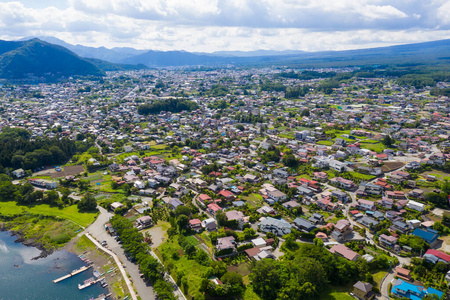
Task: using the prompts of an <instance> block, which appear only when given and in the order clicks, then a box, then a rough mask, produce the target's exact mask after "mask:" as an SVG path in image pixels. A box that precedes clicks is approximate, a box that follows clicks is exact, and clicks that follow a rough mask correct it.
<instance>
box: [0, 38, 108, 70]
mask: <svg viewBox="0 0 450 300" xmlns="http://www.w3.org/2000/svg"><path fill="white" fill-rule="evenodd" d="M104 74H105V73H104V71H103V70H101V69H100V68H98V67H97V66H95V65H93V64H92V63H90V62H88V61H87V60H85V59H83V58H81V57H79V56H78V55H76V54H75V53H73V52H71V51H70V50H68V49H66V48H64V47H61V46H57V45H53V44H49V43H47V42H43V41H41V40H39V39H32V40H28V41H21V42H7V41H0V78H8V79H20V78H26V77H29V75H34V76H38V77H40V76H55V77H60V76H75V75H80V76H87V75H92V76H101V75H104Z"/></svg>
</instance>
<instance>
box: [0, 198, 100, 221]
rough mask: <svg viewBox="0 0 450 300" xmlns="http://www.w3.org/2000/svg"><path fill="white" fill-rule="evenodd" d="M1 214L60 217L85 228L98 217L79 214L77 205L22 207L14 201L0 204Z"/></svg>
mask: <svg viewBox="0 0 450 300" xmlns="http://www.w3.org/2000/svg"><path fill="white" fill-rule="evenodd" d="M0 212H1V214H3V215H6V216H8V215H18V214H24V213H30V214H33V215H44V216H53V217H60V218H63V219H67V220H70V221H72V222H74V223H76V224H78V225H81V226H83V227H87V226H89V225H90V224H91V223H92V222H94V220H95V218H96V217H97V213H88V212H83V213H81V212H79V211H78V208H77V206H76V205H72V206H68V207H64V208H58V207H52V206H50V205H48V204H40V205H34V206H22V205H18V204H17V203H16V202H13V201H9V202H0Z"/></svg>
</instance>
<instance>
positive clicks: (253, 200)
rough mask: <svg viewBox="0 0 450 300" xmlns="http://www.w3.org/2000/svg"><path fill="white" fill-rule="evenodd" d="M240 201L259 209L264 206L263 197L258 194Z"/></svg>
mask: <svg viewBox="0 0 450 300" xmlns="http://www.w3.org/2000/svg"><path fill="white" fill-rule="evenodd" d="M242 199H244V200H245V201H247V203H248V205H249V206H251V207H260V206H261V205H263V204H264V201H263V197H262V196H261V195H259V194H250V195H248V196H244V197H242Z"/></svg>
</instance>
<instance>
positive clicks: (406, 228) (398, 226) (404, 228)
mask: <svg viewBox="0 0 450 300" xmlns="http://www.w3.org/2000/svg"><path fill="white" fill-rule="evenodd" d="M389 228H390V229H392V230H393V231H397V230H398V231H400V233H401V234H405V233H407V232H410V231H411V230H412V226H411V225H409V224H406V223H405V222H402V221H394V222H392V226H391V227H389Z"/></svg>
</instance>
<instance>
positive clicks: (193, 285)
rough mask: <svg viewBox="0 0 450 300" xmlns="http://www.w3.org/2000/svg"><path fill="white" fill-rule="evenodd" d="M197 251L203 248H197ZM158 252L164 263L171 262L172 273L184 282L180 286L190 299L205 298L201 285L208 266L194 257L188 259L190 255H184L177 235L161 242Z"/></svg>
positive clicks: (176, 278)
mask: <svg viewBox="0 0 450 300" xmlns="http://www.w3.org/2000/svg"><path fill="white" fill-rule="evenodd" d="M192 238H194V237H192ZM188 239H189V237H188ZM194 239H195V238H194ZM197 243H198V242H197ZM197 251H203V250H201V249H200V248H197ZM156 254H157V255H158V256H159V257H160V258H161V260H162V261H163V262H164V265H166V266H167V265H168V264H170V265H171V266H172V272H171V275H172V276H173V277H174V279H175V281H177V282H184V284H182V285H181V286H180V288H181V289H182V290H183V292H184V293H185V294H186V296H187V297H188V299H190V298H191V297H195V299H204V295H203V294H202V293H201V292H200V287H201V283H202V280H203V278H204V277H203V276H204V274H205V272H206V271H207V269H208V267H206V266H203V265H201V264H199V263H198V262H197V261H196V260H194V259H188V257H187V256H185V255H184V253H183V250H182V248H181V246H180V245H179V244H178V242H177V237H174V238H172V239H169V240H166V241H165V242H164V243H163V244H161V245H160V246H159V247H158V248H157V250H156Z"/></svg>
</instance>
